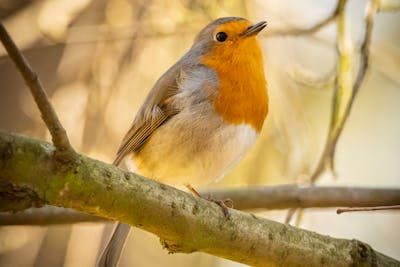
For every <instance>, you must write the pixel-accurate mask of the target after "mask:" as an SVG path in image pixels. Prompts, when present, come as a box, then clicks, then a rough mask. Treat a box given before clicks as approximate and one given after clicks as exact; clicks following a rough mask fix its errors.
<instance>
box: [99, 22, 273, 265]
mask: <svg viewBox="0 0 400 267" xmlns="http://www.w3.org/2000/svg"><path fill="white" fill-rule="evenodd" d="M265 27H266V22H265V21H261V22H259V23H256V24H252V23H250V22H249V21H248V20H246V19H244V18H238V17H225V18H219V19H217V20H215V21H213V22H211V23H210V24H208V25H207V26H206V27H205V28H204V29H203V30H201V31H200V33H199V34H197V37H196V38H195V40H194V43H193V45H192V47H191V48H190V50H189V51H188V52H187V53H186V54H185V55H184V56H183V57H182V58H181V59H180V60H179V61H178V62H177V63H175V64H174V65H173V66H172V67H171V68H169V69H168V70H167V72H165V73H164V74H163V75H162V76H161V77H160V78H159V79H158V81H157V82H156V84H155V85H154V87H153V88H152V90H151V91H150V93H149V94H148V96H147V97H146V99H145V101H144V103H143V105H142V107H141V108H140V110H139V111H138V113H137V115H136V117H135V119H134V121H133V123H132V125H131V128H130V129H129V131H128V132H127V133H126V135H125V137H124V138H123V140H122V143H121V146H120V148H119V149H118V152H117V157H116V159H115V161H114V164H116V165H119V164H120V163H121V161H122V160H125V163H126V164H127V166H128V168H129V169H130V170H131V171H133V172H136V173H139V174H141V175H143V176H145V177H148V178H151V179H154V180H157V181H160V182H163V183H167V184H171V185H181V184H183V183H188V184H190V185H195V186H204V185H206V184H209V183H210V182H212V181H216V180H218V179H219V178H221V177H223V176H224V175H225V174H226V173H227V172H229V171H230V170H231V169H232V168H233V167H234V166H235V165H236V164H237V163H238V162H239V161H240V160H241V159H242V158H243V156H244V155H245V154H246V152H247V151H248V150H249V149H250V147H251V146H252V145H253V143H254V142H255V141H256V138H257V136H258V135H259V133H260V131H261V128H262V126H263V123H264V119H265V117H266V115H267V113H268V95H267V84H266V80H265V77H264V64H263V56H262V52H261V48H260V43H259V42H258V40H257V38H256V35H257V34H258V33H259V32H260V31H261V30H262V29H264V28H265ZM190 185H188V188H189V189H190V190H191V191H194V190H193V189H192V187H191V186H190ZM194 193H195V194H197V193H196V192H195V191H194ZM219 204H221V202H219ZM222 205H223V204H222ZM128 232H129V226H128V225H126V224H121V223H120V224H119V225H118V226H117V227H116V230H115V232H114V234H113V237H112V238H111V240H110V242H109V244H108V245H107V247H106V249H105V250H104V252H103V254H102V257H101V259H100V262H99V265H101V266H115V265H116V264H117V262H118V258H119V255H120V252H121V250H122V247H123V243H124V240H125V238H126V236H127V235H128Z"/></svg>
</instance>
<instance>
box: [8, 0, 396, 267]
mask: <svg viewBox="0 0 400 267" xmlns="http://www.w3.org/2000/svg"><path fill="white" fill-rule="evenodd" d="M386 2H394V3H395V4H396V2H397V5H398V1H386ZM366 3H367V1H358V0H357V1H355V0H349V1H348V4H347V7H346V13H345V14H346V30H347V34H348V36H349V38H348V45H349V47H350V50H352V51H354V53H355V54H354V58H356V59H357V49H358V47H359V44H360V41H361V40H362V38H363V32H364V31H363V29H364V18H363V16H364V12H365V6H366ZM335 7H336V1H331V0H323V1H322V0H318V1H317V0H302V1H290V0H285V1H282V0H281V1H278V0H264V1H262V0H237V1H233V0H232V1H229V0H218V1H211V0H204V1H202V0H173V1H161V0H153V1H150V0H46V1H45V0H43V1H33V0H31V1H29V0H0V18H1V19H2V21H3V23H4V25H5V26H6V28H7V29H8V30H9V32H10V34H11V36H12V37H13V38H14V41H15V42H16V43H17V45H18V46H19V47H20V48H21V50H22V51H23V52H24V54H25V55H26V57H27V58H28V60H29V62H30V63H31V65H32V66H33V68H34V70H35V71H36V72H37V73H38V75H39V77H40V78H41V80H42V82H43V84H44V86H45V89H46V90H47V92H48V94H49V96H50V97H51V101H52V102H53V104H54V105H55V108H56V111H57V113H58V115H59V117H60V119H61V122H62V123H63V125H64V127H65V128H66V130H67V132H68V134H69V137H70V140H71V142H72V145H73V146H74V148H75V149H76V150H77V151H78V152H80V153H83V154H86V155H89V156H91V157H93V158H97V159H100V160H103V161H106V162H111V161H112V160H113V157H114V155H115V152H116V149H117V147H118V145H119V142H120V141H121V139H122V137H123V135H124V134H125V132H126V131H127V130H128V127H129V126H130V123H131V121H132V119H133V117H134V115H135V113H136V111H137V110H138V108H139V106H140V104H141V103H142V101H143V99H144V97H145V96H146V94H147V93H148V91H149V90H150V89H151V87H152V85H153V84H154V82H155V81H156V79H157V78H158V77H159V76H160V75H161V74H162V73H163V72H165V71H166V70H167V68H168V67H169V66H171V65H172V64H173V63H174V62H175V61H177V60H178V59H179V57H180V56H181V55H182V54H183V53H184V52H186V50H187V49H189V47H190V46H191V43H192V40H193V38H194V36H195V34H196V33H197V32H198V31H199V30H200V29H201V28H203V27H204V26H205V25H206V24H207V23H208V22H210V21H211V20H213V19H216V18H218V17H222V16H241V17H245V18H248V19H249V20H251V21H253V22H257V21H260V20H267V21H268V27H267V29H266V30H265V31H264V32H263V33H262V34H260V35H259V39H260V41H261V43H262V48H263V51H264V61H265V70H266V77H267V80H268V85H269V86H268V88H269V95H270V108H271V111H270V114H269V117H268V119H267V121H266V123H265V125H264V129H263V132H262V135H261V138H260V139H259V140H258V142H257V144H256V146H255V147H254V148H253V149H252V150H251V152H250V153H249V155H248V156H247V157H246V158H245V159H244V160H243V161H242V162H241V163H240V165H239V166H238V167H237V168H235V169H234V171H233V172H232V173H231V174H229V175H228V176H227V177H226V178H225V179H223V180H222V181H221V182H219V183H216V184H212V185H210V187H214V188H215V187H221V188H222V187H241V186H247V185H273V184H275V185H276V184H287V183H303V182H304V179H305V177H307V176H308V175H310V174H311V173H312V171H313V169H314V168H315V165H316V163H317V161H318V159H319V157H320V153H321V150H322V148H323V145H324V143H325V140H326V135H327V129H328V125H329V120H330V112H331V102H332V100H331V99H332V92H333V87H334V75H335V72H336V68H337V51H336V32H337V29H336V24H335V22H333V23H330V24H328V25H327V26H325V27H323V28H322V29H321V30H319V31H316V32H315V33H312V34H300V35H286V34H280V33H282V31H285V30H287V29H293V28H300V29H305V28H309V27H311V26H313V25H315V24H316V23H318V22H320V21H322V20H323V19H325V18H327V17H329V16H330V14H331V13H332V12H333V11H334V10H335ZM370 59H371V65H370V68H369V70H368V73H367V75H366V78H365V81H364V84H363V85H362V87H361V90H360V92H359V94H358V96H357V99H356V101H355V104H354V106H353V110H352V113H351V115H350V117H349V119H348V121H347V124H346V126H345V128H344V131H343V134H342V136H341V137H340V140H339V143H338V147H337V154H336V157H335V159H336V171H337V178H336V179H333V177H332V174H331V173H329V172H326V173H324V174H323V175H322V177H321V179H319V181H318V184H320V185H344V186H345V185H349V186H355V185H357V186H371V187H399V185H400V164H399V162H400V153H399V149H400V138H399V136H400V119H399V115H400V12H398V13H396V12H391V11H384V12H379V13H378V14H377V15H376V17H375V26H374V29H373V33H372V42H371V54H370ZM356 66H357V65H355V68H354V71H356ZM354 73H356V72H354ZM0 88H1V90H0V128H1V129H5V130H8V131H12V132H16V133H21V134H25V135H28V136H31V137H35V138H38V139H45V140H49V141H50V136H49V133H48V132H47V130H46V127H45V125H44V123H43V122H42V120H41V118H40V115H39V112H38V110H37V107H36V106H35V103H34V102H33V100H32V97H31V95H30V93H29V90H28V89H27V88H26V86H25V85H24V83H23V81H22V78H21V77H20V75H19V73H18V72H17V70H16V69H15V67H14V65H13V64H12V62H11V61H10V60H9V59H8V57H7V55H6V53H5V51H4V49H3V47H2V46H1V47H0ZM286 213H287V211H284V210H281V211H265V212H258V215H260V216H265V217H267V218H270V219H273V220H277V221H281V222H282V221H284V219H285V216H286ZM111 225H112V224H111V223H110V224H105V223H80V224H74V225H58V226H50V227H45V226H12V227H11V226H7V227H0V266H21V267H23V266H94V265H95V262H96V258H97V255H98V253H99V250H100V249H101V248H102V247H103V245H104V242H105V241H106V240H107V239H108V235H109V233H110V230H111ZM399 225H400V212H396V211H393V212H375V213H349V214H343V215H336V213H335V210H334V209H307V210H305V211H304V213H303V215H302V220H301V221H300V227H302V228H306V229H310V230H313V231H316V232H319V233H321V234H327V235H331V236H334V237H340V238H350V239H352V238H355V239H359V240H362V241H364V242H366V243H369V244H370V245H371V246H372V247H373V248H374V249H376V250H378V251H381V252H383V253H385V254H387V255H389V256H392V257H394V258H397V259H400V231H399ZM120 266H122V267H123V266H138V267H139V266H140V267H141V266H164V267H167V266H215V267H217V266H227V267H228V266H242V265H240V264H238V263H234V262H230V261H226V260H223V259H219V258H216V257H213V256H209V255H206V254H201V253H193V254H191V255H181V254H175V255H169V254H168V253H167V251H166V250H163V249H162V247H161V245H160V243H159V240H158V238H157V237H156V236H154V235H152V234H149V233H146V232H143V231H141V230H139V229H134V234H133V238H131V239H130V240H129V242H128V244H127V247H126V249H125V251H124V254H123V256H122V259H121V261H120Z"/></svg>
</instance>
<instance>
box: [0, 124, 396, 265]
mask: <svg viewBox="0 0 400 267" xmlns="http://www.w3.org/2000/svg"><path fill="white" fill-rule="evenodd" d="M54 149H55V148H54V147H53V146H52V145H51V144H49V143H45V142H42V141H38V140H34V139H30V138H27V137H22V136H18V135H13V134H8V133H5V132H0V182H1V187H0V203H3V201H2V199H3V198H9V197H10V196H15V198H20V199H24V201H23V202H21V205H20V206H19V207H9V208H10V209H13V210H15V209H16V208H18V209H21V208H24V207H28V206H40V205H44V204H51V205H55V206H60V207H65V208H73V209H76V210H79V211H83V212H86V213H90V214H93V215H96V216H101V217H106V218H109V219H112V220H118V221H122V222H126V223H129V224H131V225H133V226H136V227H139V228H142V229H144V230H146V231H149V232H152V233H154V234H156V235H158V236H159V237H160V238H161V239H162V243H163V245H164V246H165V248H167V249H168V250H169V251H170V252H184V253H190V252H194V251H201V252H205V253H210V254H213V255H216V256H219V257H223V258H227V259H230V260H234V261H238V262H242V263H245V264H249V265H253V266H276V265H278V266H279V265H280V266H300V265H302V266H304V264H306V265H307V266H320V265H325V266H338V263H340V264H341V265H343V266H350V265H354V266H361V265H365V266H400V262H398V261H396V260H394V259H392V258H389V257H387V256H385V255H382V254H380V253H378V252H376V251H374V250H373V249H372V248H371V247H370V246H369V245H367V244H365V243H362V242H360V241H356V240H346V239H337V238H332V237H329V236H324V235H320V234H317V233H314V232H310V231H306V230H302V229H299V228H295V227H292V226H289V225H285V224H280V223H277V222H273V221H270V220H267V219H262V218H259V217H256V216H254V215H252V214H248V213H244V212H240V211H236V210H231V218H230V219H227V218H226V217H225V216H224V214H223V212H222V210H221V208H220V207H219V206H217V205H215V204H213V203H211V202H209V201H206V200H203V199H200V198H196V197H194V196H192V195H190V194H187V193H185V192H182V191H179V190H177V189H175V188H173V187H170V186H167V185H164V184H160V183H157V182H155V181H153V180H150V179H146V178H144V177H141V176H139V175H135V174H133V173H129V172H126V171H123V170H121V169H119V168H117V167H115V166H113V165H110V164H106V163H103V162H100V161H97V160H94V159H90V158H88V157H85V156H82V155H79V154H76V160H75V162H74V163H73V164H65V166H64V167H65V168H62V169H60V168H56V167H59V166H60V164H59V163H58V164H55V163H54V159H53V158H52V153H53V152H54ZM27 196H28V197H27ZM1 208H2V209H4V207H1Z"/></svg>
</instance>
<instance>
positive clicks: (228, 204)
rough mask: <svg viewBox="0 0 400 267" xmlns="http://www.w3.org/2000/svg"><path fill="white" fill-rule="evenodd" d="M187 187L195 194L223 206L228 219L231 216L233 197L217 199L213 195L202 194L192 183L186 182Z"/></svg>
mask: <svg viewBox="0 0 400 267" xmlns="http://www.w3.org/2000/svg"><path fill="white" fill-rule="evenodd" d="M185 187H186V188H187V189H188V190H189V191H190V192H191V193H192V194H193V195H195V196H197V197H199V198H202V199H205V200H208V201H210V202H213V203H215V204H217V205H218V206H220V207H221V209H222V211H223V212H224V215H225V217H226V218H227V219H230V218H231V214H230V213H229V208H233V201H232V199H229V198H228V199H224V200H221V199H215V198H213V197H212V196H210V195H208V196H206V197H204V196H202V195H201V194H200V193H199V192H197V190H196V189H194V188H193V187H192V186H191V185H190V184H185Z"/></svg>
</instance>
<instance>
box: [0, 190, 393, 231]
mask: <svg viewBox="0 0 400 267" xmlns="http://www.w3.org/2000/svg"><path fill="white" fill-rule="evenodd" d="M201 194H202V195H204V196H207V195H211V196H212V197H214V198H216V199H227V198H230V199H232V201H233V203H234V206H235V209H239V210H254V209H286V208H293V207H295V208H330V207H364V208H368V207H376V206H390V205H400V189H393V188H363V187H314V186H306V187H299V186H297V185H281V186H268V187H263V186H260V187H249V188H237V189H223V190H207V191H202V192H201ZM6 201H7V200H5V199H4V200H3V203H4V202H6ZM9 201H11V203H10V206H11V205H12V204H13V202H14V200H13V199H10V200H9ZM102 221H106V219H104V218H100V217H96V216H92V215H88V214H85V213H82V212H77V211H74V210H71V209H65V208H58V207H54V206H45V207H42V208H30V209H28V210H24V211H20V212H17V213H8V212H0V225H49V224H67V223H79V222H102Z"/></svg>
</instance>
